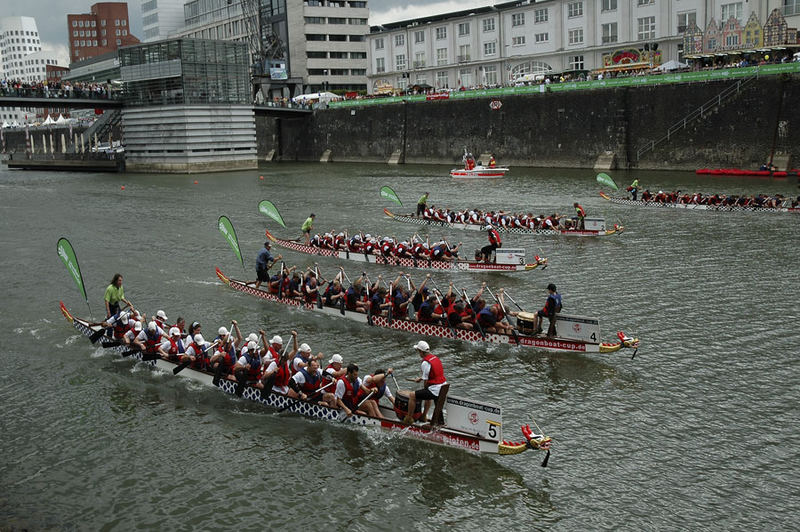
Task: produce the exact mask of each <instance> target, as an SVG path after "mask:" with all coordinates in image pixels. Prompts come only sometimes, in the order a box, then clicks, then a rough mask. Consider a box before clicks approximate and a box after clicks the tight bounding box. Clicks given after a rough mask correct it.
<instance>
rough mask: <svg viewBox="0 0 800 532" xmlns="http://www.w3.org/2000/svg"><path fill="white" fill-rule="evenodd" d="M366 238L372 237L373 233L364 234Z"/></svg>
mask: <svg viewBox="0 0 800 532" xmlns="http://www.w3.org/2000/svg"><path fill="white" fill-rule="evenodd" d="M364 238H372V235H370V234H369V233H367V234H366V235H364Z"/></svg>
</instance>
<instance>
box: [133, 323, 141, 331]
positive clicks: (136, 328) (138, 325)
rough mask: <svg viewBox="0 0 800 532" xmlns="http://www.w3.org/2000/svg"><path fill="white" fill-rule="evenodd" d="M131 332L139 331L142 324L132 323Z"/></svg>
mask: <svg viewBox="0 0 800 532" xmlns="http://www.w3.org/2000/svg"><path fill="white" fill-rule="evenodd" d="M133 330H134V331H136V332H139V331H141V330H142V322H141V321H137V322H136V323H134V324H133Z"/></svg>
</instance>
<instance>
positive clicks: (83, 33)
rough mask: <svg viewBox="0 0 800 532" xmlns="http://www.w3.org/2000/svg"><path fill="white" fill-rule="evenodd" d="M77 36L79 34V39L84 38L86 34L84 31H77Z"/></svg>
mask: <svg viewBox="0 0 800 532" xmlns="http://www.w3.org/2000/svg"><path fill="white" fill-rule="evenodd" d="M78 34H79V35H80V36H81V37H86V32H85V31H83V30H81V31H79V32H78Z"/></svg>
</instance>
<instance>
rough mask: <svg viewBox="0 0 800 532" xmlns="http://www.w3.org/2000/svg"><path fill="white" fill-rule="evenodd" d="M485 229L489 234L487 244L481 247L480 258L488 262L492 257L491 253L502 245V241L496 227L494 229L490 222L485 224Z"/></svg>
mask: <svg viewBox="0 0 800 532" xmlns="http://www.w3.org/2000/svg"><path fill="white" fill-rule="evenodd" d="M486 231H487V232H488V236H489V245H488V246H483V247H482V248H481V258H483V262H486V263H488V262H490V259H491V258H492V253H494V252H495V251H496V250H497V248H501V247H503V241H502V240H501V239H500V233H498V232H497V229H495V228H494V226H492V224H487V226H486Z"/></svg>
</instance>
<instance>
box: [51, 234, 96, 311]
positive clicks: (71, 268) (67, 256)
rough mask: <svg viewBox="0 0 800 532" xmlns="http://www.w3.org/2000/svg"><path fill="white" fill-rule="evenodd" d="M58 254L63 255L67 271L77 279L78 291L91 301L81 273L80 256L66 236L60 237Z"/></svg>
mask: <svg viewBox="0 0 800 532" xmlns="http://www.w3.org/2000/svg"><path fill="white" fill-rule="evenodd" d="M57 249H58V256H59V257H61V260H62V261H64V266H66V267H67V271H68V272H69V274H70V275H71V276H72V280H73V281H75V284H76V285H77V286H78V291H79V292H80V293H81V295H82V296H83V299H84V300H86V303H87V304H88V303H89V298H88V297H86V288H85V287H84V286H83V275H81V267H80V265H78V257H77V256H76V255H75V250H74V249H72V244H70V243H69V240H67V239H66V238H59V239H58V245H57Z"/></svg>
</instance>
